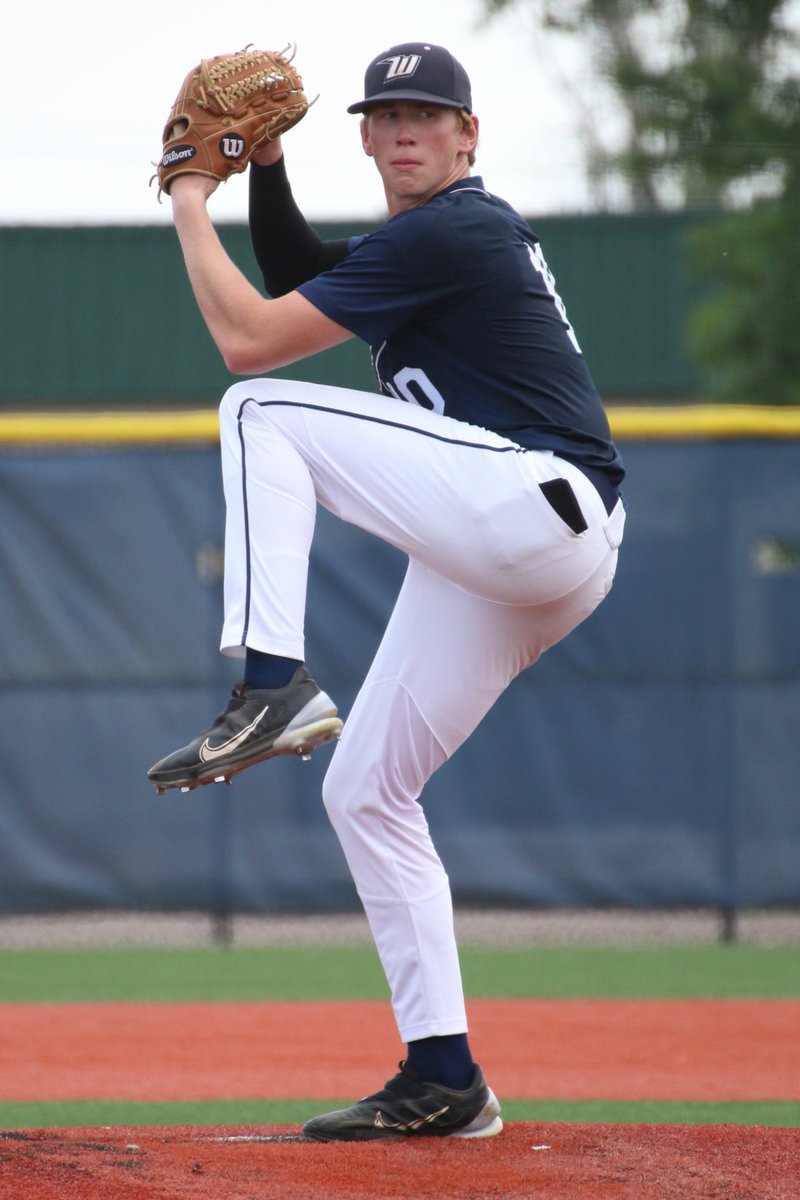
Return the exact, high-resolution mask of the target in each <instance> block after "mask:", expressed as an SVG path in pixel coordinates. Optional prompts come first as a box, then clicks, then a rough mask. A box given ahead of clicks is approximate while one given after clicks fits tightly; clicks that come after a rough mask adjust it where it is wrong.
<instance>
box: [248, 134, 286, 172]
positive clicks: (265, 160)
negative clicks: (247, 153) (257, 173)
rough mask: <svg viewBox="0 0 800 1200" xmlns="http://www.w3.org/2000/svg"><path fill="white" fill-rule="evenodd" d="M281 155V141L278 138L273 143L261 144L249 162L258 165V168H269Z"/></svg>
mask: <svg viewBox="0 0 800 1200" xmlns="http://www.w3.org/2000/svg"><path fill="white" fill-rule="evenodd" d="M282 155H283V149H282V148H281V139H280V138H279V137H278V138H275V141H274V142H262V143H261V145H260V146H259V147H258V149H257V150H255V151H254V152H253V157H252V158H251V160H250V161H251V162H254V163H258V165H259V167H271V166H272V164H273V163H276V162H277V161H278V159H279V158H280V157H281V156H282Z"/></svg>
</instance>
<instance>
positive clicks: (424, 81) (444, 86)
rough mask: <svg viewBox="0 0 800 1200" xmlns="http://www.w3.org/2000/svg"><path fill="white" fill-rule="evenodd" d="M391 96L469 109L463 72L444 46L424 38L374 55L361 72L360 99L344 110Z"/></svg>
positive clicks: (360, 108) (469, 92)
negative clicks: (425, 40)
mask: <svg viewBox="0 0 800 1200" xmlns="http://www.w3.org/2000/svg"><path fill="white" fill-rule="evenodd" d="M392 100H423V101H427V102H428V103H429V104H441V105H443V106H444V107H446V108H465V109H466V110H467V112H470V113H471V112H472V90H471V88H470V84H469V76H468V75H467V72H466V71H465V70H464V68H463V67H462V65H461V63H460V62H458V60H457V59H455V58H453V56H452V54H451V53H450V51H449V50H445V48H444V46H432V45H430V44H429V43H428V42H403V43H402V45H400V46H392V47H391V48H390V49H389V50H384V51H383V53H382V54H379V55H378V56H377V58H374V59H373V60H372V62H371V63H370V64H369V66H368V67H367V70H366V74H365V75H364V99H363V100H359V101H358V102H357V103H356V104H351V105H350V107H349V108H348V110H347V111H348V112H349V113H363V112H366V111H367V109H368V108H369V106H370V105H371V104H381V103H385V102H386V101H390V102H391V101H392Z"/></svg>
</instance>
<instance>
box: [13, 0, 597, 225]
mask: <svg viewBox="0 0 800 1200" xmlns="http://www.w3.org/2000/svg"><path fill="white" fill-rule="evenodd" d="M270 7H271V6H269V5H268V4H265V3H264V0H258V3H256V0H238V2H237V0H222V2H221V3H220V0H217V2H216V3H211V2H209V0H195V2H194V3H193V4H192V5H189V6H187V5H186V4H169V3H167V2H166V0H134V2H133V3H131V4H130V5H125V6H120V7H117V6H116V5H113V4H109V3H108V2H107V0H105V2H104V3H102V4H101V3H100V2H99V0H74V3H71V4H64V3H63V2H61V0H43V2H41V3H39V4H31V3H28V4H21V3H19V0H16V2H15V3H14V8H13V10H12V11H9V10H10V9H11V5H8V6H6V9H5V15H4V16H3V18H2V26H1V27H2V30H3V34H4V37H3V41H4V45H5V47H6V54H5V62H4V75H5V87H4V93H5V117H4V124H5V126H6V128H5V129H4V141H5V145H6V161H5V168H4V172H3V175H4V177H3V181H2V188H0V224H1V225H19V224H27V225H30V224H33V225H53V224H68V225H82V224H91V225H117V224H126V225H127V224H136V225H139V224H160V223H165V222H169V221H170V220H171V213H170V207H169V203H168V201H167V202H166V203H164V204H161V205H159V203H158V202H157V199H156V191H157V189H156V188H155V187H154V186H153V187H148V181H149V179H150V176H151V175H152V173H153V169H154V168H153V165H152V164H153V162H154V161H155V160H157V159H158V156H159V154H160V152H161V131H162V129H163V126H164V123H165V121H166V118H167V115H168V113H169V110H170V107H171V105H172V102H173V100H174V99H175V96H176V94H177V92H178V89H179V87H180V84H181V82H182V80H183V78H184V76H185V75H186V74H187V72H188V71H189V70H190V69H191V68H192V67H193V66H194V65H195V64H196V63H197V62H199V60H200V59H202V58H210V57H212V56H213V55H216V54H222V53H225V52H229V51H234V50H239V49H241V48H242V47H243V46H245V45H247V44H249V43H252V44H253V45H254V46H255V47H256V48H258V49H269V50H271V49H278V50H280V49H283V48H284V47H285V46H286V45H287V44H288V43H290V42H294V43H296V44H297V54H296V58H295V65H296V66H297V67H298V69H299V70H300V73H301V75H302V76H303V80H304V84H305V89H306V92H307V94H308V95H309V97H310V96H313V95H315V94H317V93H318V94H319V98H318V100H317V101H316V103H315V104H314V106H313V108H311V110H310V111H309V113H308V114H307V116H306V117H305V119H304V120H303V121H302V122H301V123H300V124H299V125H298V126H296V127H295V128H294V129H293V130H291V131H290V132H289V134H288V135H287V136H286V137H285V139H284V150H285V155H286V162H287V166H288V168H289V174H290V177H291V180H292V185H293V188H294V192H295V196H296V197H297V200H298V202H299V204H300V206H301V208H302V209H303V211H304V212H305V213H306V216H307V217H309V219H311V220H315V219H316V220H346V219H348V218H353V219H357V220H373V219H380V218H382V217H383V216H384V215H385V210H384V198H383V190H382V188H381V185H380V180H379V178H378V175H377V172H376V171H375V168H374V165H373V164H372V163H371V161H370V160H369V159H367V158H366V156H365V155H364V153H363V150H362V149H361V144H360V139H359V134H358V118H357V117H354V116H350V115H348V113H347V112H346V108H347V105H348V104H350V103H352V102H353V101H355V100H357V99H359V98H361V97H362V96H363V78H364V69H365V67H366V66H367V64H368V62H369V61H370V60H371V59H372V58H373V57H375V55H377V54H378V53H380V52H381V51H382V50H385V49H388V47H389V46H392V45H395V44H397V43H398V42H404V41H430V42H434V43H438V44H439V45H446V46H447V47H448V49H449V50H451V51H452V53H453V54H455V56H456V57H457V58H458V59H460V61H461V62H462V63H463V65H464V66H465V67H466V69H467V72H468V74H469V75H470V77H471V80H472V92H473V105H474V109H475V112H476V113H477V114H478V116H479V117H480V119H481V141H480V144H479V147H478V161H477V165H476V171H478V172H479V173H480V174H482V175H483V177H484V180H485V182H486V185H487V186H488V187H489V189H490V190H491V191H493V192H495V193H496V194H498V195H500V196H503V197H504V198H505V199H506V200H508V201H509V202H510V203H511V204H513V205H514V207H516V208H518V209H520V210H521V211H522V212H524V213H525V214H526V215H529V216H530V215H536V214H540V215H542V214H546V213H552V212H579V211H582V210H585V208H586V206H587V190H586V185H585V178H584V159H583V153H582V150H581V143H580V138H579V136H578V132H577V130H578V122H579V107H580V106H579V103H578V101H579V100H580V90H581V86H582V84H581V81H582V80H583V79H585V76H586V70H587V67H586V62H585V61H584V60H582V58H581V53H582V52H581V50H580V49H579V48H577V47H575V46H574V44H573V43H567V42H566V41H562V42H561V43H553V42H551V41H549V40H548V42H547V44H546V45H543V44H542V38H541V35H540V34H539V33H538V31H537V30H536V29H535V28H534V27H533V25H532V22H531V18H530V14H529V12H526V8H525V5H524V3H521V4H518V5H517V6H515V8H514V9H512V11H511V12H510V13H506V14H503V16H501V17H499V18H496V19H493V20H492V21H491V22H490V23H488V24H482V23H481V21H482V14H483V9H482V5H481V2H480V0H403V3H402V4H394V5H385V6H380V5H371V4H367V3H365V2H364V0H299V2H298V3H296V4H293V5H281V6H277V5H276V6H274V11H273V12H272V13H270ZM583 53H584V56H585V51H584V52H583ZM9 150H10V153H9ZM246 195H247V189H246V176H243V175H237V176H234V177H233V178H232V179H231V180H230V181H229V182H228V183H226V184H225V185H223V186H222V187H220V188H219V189H218V191H217V193H216V194H215V195H214V197H213V198H212V200H211V202H210V210H211V212H212V216H213V217H214V218H215V219H218V220H223V221H237V220H244V219H245V218H246Z"/></svg>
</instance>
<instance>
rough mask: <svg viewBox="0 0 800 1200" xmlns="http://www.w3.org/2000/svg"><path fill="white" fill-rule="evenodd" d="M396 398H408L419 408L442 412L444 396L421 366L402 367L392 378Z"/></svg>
mask: <svg viewBox="0 0 800 1200" xmlns="http://www.w3.org/2000/svg"><path fill="white" fill-rule="evenodd" d="M392 383H393V385H394V387H393V388H392V390H393V391H394V392H395V395H396V396H397V397H398V399H401V398H402V399H403V400H409V401H410V402H411V403H412V404H418V405H419V406H420V408H429V409H431V411H432V412H436V413H444V396H443V395H442V393H441V392H440V391H439V389H438V388H436V387H434V385H433V384H432V383H431V381H430V379H428V376H427V375H426V374H425V372H424V371H423V370H422V369H421V367H403V368H402V370H400V371H398V372H397V374H396V375H395V377H394V379H393V380H392Z"/></svg>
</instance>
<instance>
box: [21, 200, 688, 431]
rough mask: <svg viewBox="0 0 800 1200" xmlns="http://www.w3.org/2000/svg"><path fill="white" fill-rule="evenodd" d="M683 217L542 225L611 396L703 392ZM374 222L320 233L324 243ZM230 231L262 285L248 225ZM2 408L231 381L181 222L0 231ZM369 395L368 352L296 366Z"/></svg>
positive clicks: (358, 346)
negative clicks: (689, 339) (690, 320)
mask: <svg viewBox="0 0 800 1200" xmlns="http://www.w3.org/2000/svg"><path fill="white" fill-rule="evenodd" d="M700 219H701V218H700V217H698V216H692V215H687V214H685V213H650V214H634V215H627V216H610V215H598V216H585V217H546V218H531V220H530V224H531V226H532V228H533V229H534V230H535V232H536V233H537V234H538V235H539V237H540V239H541V241H542V245H543V247H544V251H545V255H546V257H547V259H548V262H549V264H550V266H551V268H552V269H553V271H554V273H555V275H556V279H557V281H558V287H559V290H560V292H561V295H562V297H563V298H564V300H565V302H566V305H567V309H568V312H569V316H570V320H571V322H572V324H573V326H574V328H575V329H576V331H577V334H578V337H579V340H580V342H581V347H582V349H583V352H584V354H585V356H586V359H587V362H588V364H589V366H590V369H591V371H592V373H593V375H594V377H595V380H596V382H597V384H598V387H599V388H600V390H601V392H602V393H603V394H604V396H605V397H606V398H607V399H611V400H613V399H614V398H618V399H620V400H622V401H625V402H628V401H630V400H634V399H640V400H647V401H650V400H653V399H656V400H659V401H668V400H680V399H685V398H687V397H696V395H697V393H698V391H699V382H698V377H697V373H696V370H695V368H694V367H693V365H692V363H691V362H690V360H689V358H688V355H687V351H686V344H685V341H686V314H687V311H688V309H689V307H690V305H691V303H692V300H693V298H694V297H695V296H696V294H697V288H696V284H694V283H693V282H692V278H691V272H690V269H689V264H688V257H687V252H686V234H687V232H688V231H689V230H690V229H691V228H692V227H693V226H694V225H695V224H696V223H697V221H698V220H700ZM369 228H370V226H368V225H365V224H363V223H357V222H354V223H352V224H350V225H342V224H336V225H333V224H321V225H319V226H318V231H319V233H320V235H321V236H322V237H323V238H334V237H342V236H347V235H349V234H356V233H364V232H367V231H368V230H369ZM220 235H221V237H222V240H223V243H224V244H225V246H226V247H227V249H228V250H229V252H230V254H231V255H232V257H233V259H234V260H235V261H236V262H237V263H238V264H239V266H240V267H241V268H242V270H243V271H244V273H245V274H246V275H247V276H248V277H249V278H250V279H251V280H252V281H253V282H254V283H256V284H257V285H258V286H261V284H260V280H259V279H258V276H257V273H256V269H255V267H254V263H253V256H252V253H251V249H250V240H249V232H248V229H247V227H246V226H245V225H243V224H240V225H234V224H228V225H222V226H221V227H220ZM0 362H1V363H2V371H1V372H0V411H2V410H6V411H9V410H13V409H19V408H23V409H30V408H32V407H35V408H52V409H64V408H67V409H69V408H75V407H79V408H85V407H92V408H97V407H113V408H119V407H135V408H143V407H153V406H154V405H165V404H169V405H181V406H187V405H189V406H191V405H196V404H207V403H211V402H212V401H213V400H215V399H216V398H217V397H218V396H219V395H220V394H221V392H222V391H223V390H224V389H225V387H226V386H227V385H228V384H229V383H230V382H231V376H230V375H229V374H228V372H227V371H226V369H225V367H224V365H223V363H222V360H221V359H220V356H219V354H218V353H217V350H216V348H215V347H214V345H213V343H212V341H211V338H210V337H209V335H208V333H207V331H206V329H205V326H204V325H203V322H202V320H201V318H200V316H199V314H198V312H197V309H196V306H195V303H194V299H193V297H192V294H191V291H190V288H189V284H188V282H187V278H186V272H185V270H184V266H183V261H182V258H181V253H180V248H179V246H178V241H177V237H176V235H175V232H174V230H173V229H172V228H171V227H170V226H79V227H54V226H47V227H40V226H6V227H0ZM278 374H285V375H287V376H290V377H291V378H299V379H308V380H312V381H317V382H326V383H332V384H338V385H340V386H346V387H356V388H367V389H372V388H373V386H374V384H373V378H372V371H371V367H370V363H369V354H368V352H367V349H366V347H365V346H364V345H363V344H362V343H360V342H357V341H355V340H354V341H352V342H349V343H346V344H345V345H343V346H339V347H336V348H335V349H333V350H329V351H326V352H325V353H324V354H320V355H316V356H315V357H313V358H311V359H308V360H306V361H305V362H303V363H300V364H297V365H295V366H292V367H291V368H287V369H286V370H285V371H284V372H278Z"/></svg>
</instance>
